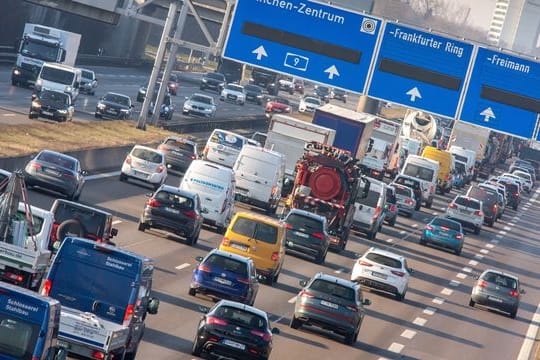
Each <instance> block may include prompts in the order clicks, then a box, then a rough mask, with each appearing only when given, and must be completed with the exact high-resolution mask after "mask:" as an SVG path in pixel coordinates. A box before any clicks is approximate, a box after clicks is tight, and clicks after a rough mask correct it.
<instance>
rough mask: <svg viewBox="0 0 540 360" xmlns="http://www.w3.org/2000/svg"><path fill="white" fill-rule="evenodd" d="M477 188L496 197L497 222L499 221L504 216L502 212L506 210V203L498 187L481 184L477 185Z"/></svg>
mask: <svg viewBox="0 0 540 360" xmlns="http://www.w3.org/2000/svg"><path fill="white" fill-rule="evenodd" d="M478 187H479V188H482V189H484V190H486V191H488V192H490V193H492V194H493V195H497V220H498V219H500V218H501V217H502V216H503V214H504V210H506V202H505V199H504V195H502V194H501V193H500V191H499V188H498V186H495V185H491V184H487V183H485V182H482V183H480V184H478Z"/></svg>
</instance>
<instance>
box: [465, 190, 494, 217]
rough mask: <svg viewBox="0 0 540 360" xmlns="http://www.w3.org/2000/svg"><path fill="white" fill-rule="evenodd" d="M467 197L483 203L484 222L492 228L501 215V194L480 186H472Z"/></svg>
mask: <svg viewBox="0 0 540 360" xmlns="http://www.w3.org/2000/svg"><path fill="white" fill-rule="evenodd" d="M467 196H468V197H472V198H475V199H477V200H480V201H482V211H483V212H484V222H485V223H486V224H488V226H490V227H492V226H493V224H494V223H495V221H496V220H497V216H498V213H499V193H498V192H497V191H494V190H488V189H485V188H481V187H479V186H471V187H470V188H469V190H468V191H467Z"/></svg>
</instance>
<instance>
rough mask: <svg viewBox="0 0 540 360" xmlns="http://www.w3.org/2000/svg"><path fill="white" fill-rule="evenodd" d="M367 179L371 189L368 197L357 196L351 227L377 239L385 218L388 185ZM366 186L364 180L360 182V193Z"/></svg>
mask: <svg viewBox="0 0 540 360" xmlns="http://www.w3.org/2000/svg"><path fill="white" fill-rule="evenodd" d="M367 180H368V181H369V183H370V185H369V191H368V192H367V196H366V197H360V196H357V197H356V200H355V203H354V207H355V211H354V214H353V222H352V225H351V229H352V230H356V231H360V232H362V233H364V234H365V235H366V238H367V239H369V240H375V238H376V237H377V233H378V232H379V231H380V230H381V228H382V224H383V222H384V218H385V212H384V205H385V204H386V187H387V185H386V184H385V183H384V182H382V181H379V180H376V179H373V178H367ZM364 186H365V184H364V182H363V181H362V182H359V185H358V188H359V190H358V191H359V193H361V189H363V188H364Z"/></svg>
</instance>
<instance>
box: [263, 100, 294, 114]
mask: <svg viewBox="0 0 540 360" xmlns="http://www.w3.org/2000/svg"><path fill="white" fill-rule="evenodd" d="M264 112H265V114H266V116H268V117H269V116H271V115H272V114H289V113H290V112H291V103H290V102H289V100H287V99H285V98H282V97H274V98H273V99H271V100H269V101H268V102H267V103H266V106H265V108H264Z"/></svg>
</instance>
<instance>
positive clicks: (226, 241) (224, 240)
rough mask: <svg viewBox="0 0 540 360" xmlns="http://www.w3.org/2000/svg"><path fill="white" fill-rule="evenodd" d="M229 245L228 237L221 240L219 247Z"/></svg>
mask: <svg viewBox="0 0 540 360" xmlns="http://www.w3.org/2000/svg"><path fill="white" fill-rule="evenodd" d="M230 244H231V239H229V238H228V237H223V239H221V245H223V246H229V245H230Z"/></svg>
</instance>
